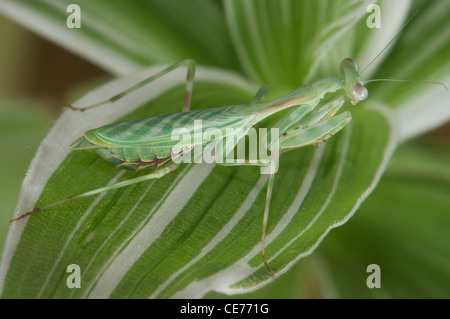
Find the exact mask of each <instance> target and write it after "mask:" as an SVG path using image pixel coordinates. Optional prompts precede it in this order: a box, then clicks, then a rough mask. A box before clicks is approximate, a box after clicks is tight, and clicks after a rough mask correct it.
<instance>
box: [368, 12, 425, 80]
mask: <svg viewBox="0 0 450 319" xmlns="http://www.w3.org/2000/svg"><path fill="white" fill-rule="evenodd" d="M418 13H419V10H416V12H414V14H413V15H412V16H411V17H410V18H409V19H408V21H406V23H405V24H404V25H403V27H402V28H401V29H400V31H398V32H397V34H396V35H395V36H394V37H393V38H392V39H391V41H389V43H388V44H386V46H385V47H384V48H383V49H382V50H381V51H380V53H378V54H377V56H376V57H375V58H373V60H372V61H370V62H369V64H368V65H367V66H366V67H365V68H364V69H363V70H362V71H361V74H362V73H364V71H366V70H367V69H368V68H369V67H370V66H371V65H372V64H373V62H375V61H376V60H377V59H378V58H379V57H380V55H381V54H383V52H384V51H385V50H386V49H387V48H388V47H389V46H390V45H391V44H392V42H394V40H395V39H396V38H397V37H398V36H399V35H400V33H401V32H402V31H403V29H404V28H406V26H407V25H408V24H409V23H410V22H411V20H412V19H413V18H414V17H415V16H416V15H417V14H418Z"/></svg>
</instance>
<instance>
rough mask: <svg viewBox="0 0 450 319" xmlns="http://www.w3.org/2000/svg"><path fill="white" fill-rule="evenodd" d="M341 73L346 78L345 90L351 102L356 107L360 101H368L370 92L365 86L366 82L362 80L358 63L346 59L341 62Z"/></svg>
mask: <svg viewBox="0 0 450 319" xmlns="http://www.w3.org/2000/svg"><path fill="white" fill-rule="evenodd" d="M341 72H342V75H343V76H344V80H345V83H344V88H345V91H346V92H347V95H348V97H349V98H350V102H351V103H352V104H353V105H356V104H357V103H358V102H359V101H364V100H365V99H367V97H368V96H369V91H367V89H366V87H365V86H364V83H365V82H364V81H363V80H361V73H360V72H359V66H358V63H356V61H355V60H353V59H351V58H347V59H344V60H343V61H342V62H341Z"/></svg>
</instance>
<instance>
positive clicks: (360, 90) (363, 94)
mask: <svg viewBox="0 0 450 319" xmlns="http://www.w3.org/2000/svg"><path fill="white" fill-rule="evenodd" d="M351 93H352V97H353V99H352V101H351V102H352V104H353V105H355V104H356V103H358V102H359V101H364V100H365V99H367V97H368V96H369V91H367V89H366V88H365V87H364V86H363V85H361V84H359V83H358V84H356V85H355V86H354V87H353V89H352V92H351Z"/></svg>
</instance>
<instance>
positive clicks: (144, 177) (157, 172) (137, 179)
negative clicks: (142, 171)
mask: <svg viewBox="0 0 450 319" xmlns="http://www.w3.org/2000/svg"><path fill="white" fill-rule="evenodd" d="M178 166H179V165H178V164H172V165H169V166H166V167H163V168H160V169H157V170H155V171H154V172H152V173H150V174H147V175H142V176H138V177H135V178H131V179H128V180H125V181H122V182H117V183H114V184H111V185H108V186H105V187H101V188H97V189H94V190H91V191H88V192H85V193H82V194H78V195H74V196H70V197H67V198H64V199H62V200H60V201H57V202H54V203H51V204H48V205H45V206H42V207H38V208H35V209H33V210H32V211H29V212H27V213H24V214H21V215H19V216H17V217H15V218H13V219H11V220H10V221H9V223H12V222H16V221H18V220H20V219H22V218H25V217H27V216H30V215H32V214H34V213H37V212H39V211H41V210H44V209H47V208H50V207H53V206H56V205H59V204H64V203H67V202H71V201H73V200H76V199H79V198H83V197H88V196H92V195H96V194H99V193H102V192H106V191H110V190H113V189H117V188H121V187H125V186H128V185H132V184H136V183H140V182H144V181H147V180H150V179H157V178H161V177H163V176H164V175H166V174H168V173H170V172H172V171H174V170H175V169H176V168H177V167H178Z"/></svg>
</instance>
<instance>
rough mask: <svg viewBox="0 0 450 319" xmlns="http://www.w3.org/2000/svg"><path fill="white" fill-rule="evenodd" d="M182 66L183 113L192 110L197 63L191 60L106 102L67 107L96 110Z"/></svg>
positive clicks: (164, 71)
mask: <svg viewBox="0 0 450 319" xmlns="http://www.w3.org/2000/svg"><path fill="white" fill-rule="evenodd" d="M181 66H187V76H186V89H185V93H184V102H183V112H186V111H189V110H190V108H191V97H192V90H193V87H194V76H195V61H194V60H191V59H188V60H184V61H181V62H178V63H175V64H172V65H170V66H168V67H167V68H165V69H164V70H162V71H159V72H158V73H156V74H153V75H151V76H150V77H148V78H146V79H144V80H142V81H140V82H138V83H136V84H134V85H133V86H131V87H129V88H127V89H125V90H123V91H121V92H119V93H117V94H115V95H114V96H112V97H110V98H108V99H106V100H104V101H101V102H98V103H95V104H91V105H88V106H85V107H74V106H72V105H67V106H66V107H68V108H70V109H72V110H75V111H85V110H87V109H90V108H94V107H96V106H99V105H103V104H106V103H111V102H114V101H117V100H119V99H120V98H122V97H124V96H125V95H127V94H129V93H131V92H133V91H135V90H137V89H139V88H141V87H143V86H144V85H146V84H148V83H150V82H152V81H154V80H156V79H158V78H160V77H162V76H163V75H165V74H167V73H169V72H171V71H173V70H175V69H178V68H179V67H181Z"/></svg>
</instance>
